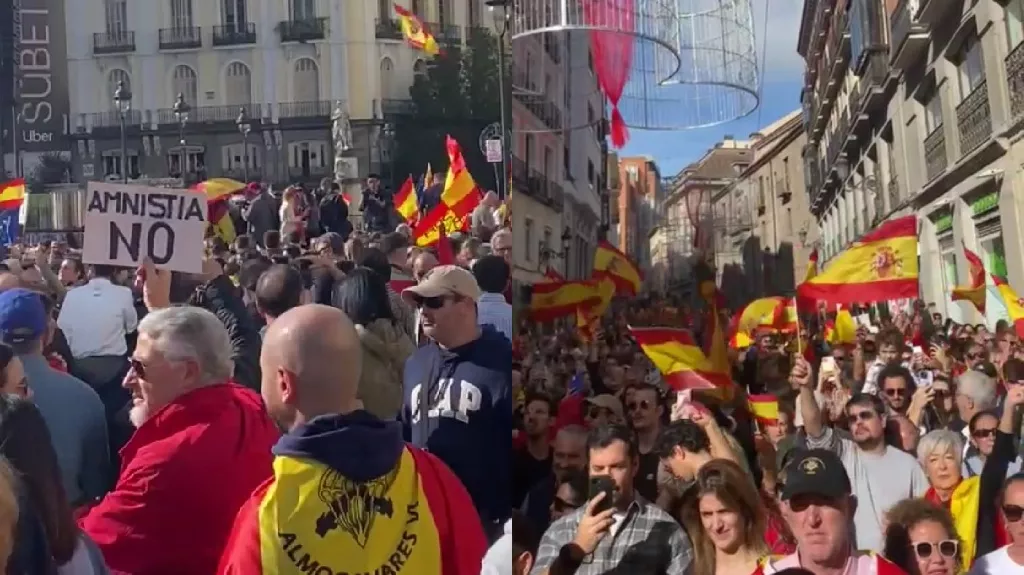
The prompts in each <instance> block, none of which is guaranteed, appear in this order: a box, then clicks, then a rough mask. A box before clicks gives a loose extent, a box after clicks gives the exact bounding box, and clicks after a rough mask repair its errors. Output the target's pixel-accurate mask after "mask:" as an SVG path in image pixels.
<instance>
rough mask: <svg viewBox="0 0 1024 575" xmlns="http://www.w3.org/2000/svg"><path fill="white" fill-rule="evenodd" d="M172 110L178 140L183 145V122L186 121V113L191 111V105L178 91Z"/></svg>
mask: <svg viewBox="0 0 1024 575" xmlns="http://www.w3.org/2000/svg"><path fill="white" fill-rule="evenodd" d="M172 110H174V119H175V120H177V121H178V140H179V143H180V144H181V145H182V146H184V145H185V124H186V123H187V122H188V113H189V112H191V111H192V106H189V105H188V102H186V101H185V95H184V94H182V93H180V92H179V93H178V97H177V98H176V99H175V100H174V107H173V108H172Z"/></svg>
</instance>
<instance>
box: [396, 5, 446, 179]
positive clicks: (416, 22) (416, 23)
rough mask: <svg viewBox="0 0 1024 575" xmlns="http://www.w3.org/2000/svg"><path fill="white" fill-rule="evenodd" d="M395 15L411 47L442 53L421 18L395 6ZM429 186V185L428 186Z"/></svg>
mask: <svg viewBox="0 0 1024 575" xmlns="http://www.w3.org/2000/svg"><path fill="white" fill-rule="evenodd" d="M395 14H397V15H398V21H399V25H400V26H401V28H402V35H403V36H405V41H406V42H408V43H409V45H410V46H412V47H413V48H416V49H417V50H422V51H424V52H426V53H427V54H430V55H431V56H436V55H437V54H439V53H441V47H440V46H438V45H437V40H436V39H435V38H434V35H433V34H431V33H430V32H428V31H427V27H426V26H424V25H423V21H422V20H420V18H419V16H417V15H415V14H413V13H412V12H409V11H408V10H406V9H405V8H402V7H401V6H399V5H398V4H395ZM428 185H429V184H428Z"/></svg>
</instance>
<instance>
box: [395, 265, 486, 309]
mask: <svg viewBox="0 0 1024 575" xmlns="http://www.w3.org/2000/svg"><path fill="white" fill-rule="evenodd" d="M446 295H458V296H462V297H465V298H469V299H472V300H473V301H476V300H478V299H480V295H481V291H480V286H478V285H477V283H476V278H475V277H473V274H472V273H470V272H469V270H466V269H463V268H460V267H459V266H451V265H446V266H437V267H435V268H434V269H432V270H430V271H429V272H427V273H426V275H424V276H423V279H422V280H420V283H419V284H417V285H414V286H412V287H408V288H406V289H404V290H402V298H403V299H405V300H406V301H408V302H410V303H414V302H413V300H415V299H416V297H440V296H446Z"/></svg>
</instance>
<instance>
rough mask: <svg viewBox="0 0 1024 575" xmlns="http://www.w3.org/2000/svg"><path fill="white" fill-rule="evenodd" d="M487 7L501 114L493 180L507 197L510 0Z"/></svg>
mask: <svg viewBox="0 0 1024 575" xmlns="http://www.w3.org/2000/svg"><path fill="white" fill-rule="evenodd" d="M485 3H486V4H487V9H488V10H489V11H490V12H491V17H492V18H493V19H494V29H495V30H497V31H498V112H499V113H500V114H501V121H500V122H499V123H500V124H501V174H502V177H501V181H500V182H495V187H497V188H498V189H499V190H501V191H502V192H503V193H502V194H501V196H502V197H503V198H504V197H508V192H509V190H505V189H504V188H505V186H507V185H508V184H507V182H506V179H505V178H506V174H508V147H509V141H508V135H507V134H508V129H507V128H506V126H505V106H506V105H507V104H506V102H505V34H506V33H508V25H509V17H510V16H511V14H510V13H509V7H510V6H511V5H512V0H486V2H485Z"/></svg>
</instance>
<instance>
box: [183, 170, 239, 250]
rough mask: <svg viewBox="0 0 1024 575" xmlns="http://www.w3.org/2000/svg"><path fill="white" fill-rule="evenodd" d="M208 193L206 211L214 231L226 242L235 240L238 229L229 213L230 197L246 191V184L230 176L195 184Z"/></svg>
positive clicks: (199, 189)
mask: <svg viewBox="0 0 1024 575" xmlns="http://www.w3.org/2000/svg"><path fill="white" fill-rule="evenodd" d="M195 189H196V190H197V191H200V192H203V193H204V194H206V212H207V219H208V221H209V222H210V225H211V226H213V230H214V232H215V233H216V234H217V235H218V236H220V238H221V239H222V240H224V241H225V242H226V243H229V244H230V243H231V242H233V241H235V237H236V235H237V231H236V230H235V224H234V222H232V221H231V215H230V214H229V213H228V212H229V211H228V199H229V198H230V197H231V196H233V195H235V194H241V193H243V192H244V191H245V184H243V183H242V182H239V181H237V180H232V179H230V178H213V179H210V180H206V181H205V182H199V183H198V184H196V185H195Z"/></svg>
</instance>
